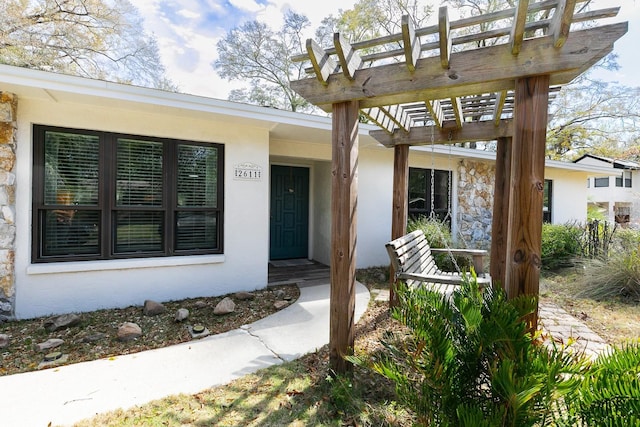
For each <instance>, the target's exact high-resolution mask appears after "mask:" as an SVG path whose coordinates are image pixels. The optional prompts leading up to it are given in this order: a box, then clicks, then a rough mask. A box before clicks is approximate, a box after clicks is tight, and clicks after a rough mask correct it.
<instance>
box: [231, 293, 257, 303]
mask: <svg viewBox="0 0 640 427" xmlns="http://www.w3.org/2000/svg"><path fill="white" fill-rule="evenodd" d="M235 297H236V298H237V299H239V300H240V301H245V300H250V299H254V298H255V297H256V296H255V295H254V294H252V293H251V292H236V294H235Z"/></svg>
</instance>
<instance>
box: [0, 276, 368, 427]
mask: <svg viewBox="0 0 640 427" xmlns="http://www.w3.org/2000/svg"><path fill="white" fill-rule="evenodd" d="M368 303H369V292H368V291H367V289H366V288H365V287H364V286H363V285H361V284H357V288H356V310H355V311H356V313H355V318H356V320H357V319H359V318H360V316H362V314H363V313H364V312H365V310H366V308H367V305H368ZM328 342H329V285H328V284H326V281H324V282H323V283H320V284H318V283H315V284H314V283H308V284H306V285H304V286H300V297H299V298H298V300H297V301H296V302H294V303H293V304H292V305H290V306H289V307H287V308H285V309H284V310H281V311H279V312H277V313H276V314H274V315H272V316H269V317H267V318H264V319H262V320H259V321H257V322H255V323H252V324H250V325H246V326H244V327H242V328H240V329H236V330H233V331H230V332H227V333H224V334H219V335H213V336H209V337H206V338H203V339H200V340H197V341H191V342H188V343H183V344H179V345H175V346H171V347H166V348H162V349H157V350H150V351H144V352H140V353H135V354H131V355H126V356H120V357H117V358H113V359H102V360H97V361H93V362H84V363H78V364H74V365H68V366H62V367H59V368H52V369H47V370H43V371H37V372H29V373H25V374H17V375H9V376H4V377H0V425H1V426H3V427H14V426H15V427H39V426H42V427H45V426H47V425H49V423H51V425H67V424H73V423H74V422H76V421H79V420H81V419H84V418H88V417H92V416H94V415H95V414H97V413H101V412H107V411H111V410H114V409H118V408H125V409H126V408H130V407H132V406H135V405H142V404H144V403H147V402H149V401H151V400H155V399H160V398H163V397H165V396H169V395H173V394H179V393H197V392H199V391H201V390H204V389H207V388H210V387H215V386H218V385H222V384H226V383H228V382H230V381H232V380H234V379H236V378H239V377H241V376H243V375H246V374H249V373H252V372H255V371H257V370H258V369H261V368H266V367H268V366H272V365H278V364H281V363H283V362H284V361H290V360H293V359H296V358H298V357H300V356H302V355H304V354H306V353H310V352H313V351H315V350H316V349H318V348H320V347H322V346H323V345H325V344H327V343H328Z"/></svg>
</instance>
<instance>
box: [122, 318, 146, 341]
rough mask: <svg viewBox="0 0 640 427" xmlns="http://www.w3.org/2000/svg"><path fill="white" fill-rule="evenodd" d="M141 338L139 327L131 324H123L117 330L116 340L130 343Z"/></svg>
mask: <svg viewBox="0 0 640 427" xmlns="http://www.w3.org/2000/svg"><path fill="white" fill-rule="evenodd" d="M141 336H142V329H141V328H140V326H138V325H136V324H135V323H132V322H125V323H123V324H122V325H120V327H119V328H118V340H120V341H131V340H134V339H136V338H139V337H141Z"/></svg>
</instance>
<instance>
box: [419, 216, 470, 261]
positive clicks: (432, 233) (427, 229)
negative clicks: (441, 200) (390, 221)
mask: <svg viewBox="0 0 640 427" xmlns="http://www.w3.org/2000/svg"><path fill="white" fill-rule="evenodd" d="M415 230H422V232H423V233H424V235H425V237H426V238H427V242H429V246H431V247H432V248H442V249H448V248H452V247H453V238H452V236H451V231H450V230H449V224H448V223H446V222H444V221H440V220H439V219H437V218H429V217H427V216H421V217H419V218H415V219H414V218H410V219H409V221H408V222H407V232H409V233H410V232H412V231H415ZM433 259H434V260H435V261H436V265H437V266H438V268H439V269H441V270H444V271H458V270H460V271H462V270H463V269H468V268H469V267H470V266H471V261H470V260H469V259H468V258H466V257H464V256H456V257H454V256H452V255H451V254H448V253H437V254H435V253H434V254H433ZM454 259H455V262H454ZM456 265H457V266H456Z"/></svg>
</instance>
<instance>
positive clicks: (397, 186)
mask: <svg viewBox="0 0 640 427" xmlns="http://www.w3.org/2000/svg"><path fill="white" fill-rule="evenodd" d="M408 193H409V146H408V145H396V146H395V147H393V211H392V212H391V239H392V240H393V239H397V238H398V237H401V236H403V235H405V234H406V233H407V215H408V212H409V202H408V200H407V198H408V197H409V196H408ZM395 273H396V272H395V271H394V269H393V266H391V267H390V268H389V278H390V286H389V308H391V307H395V306H396V305H398V296H397V294H396V281H395Z"/></svg>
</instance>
